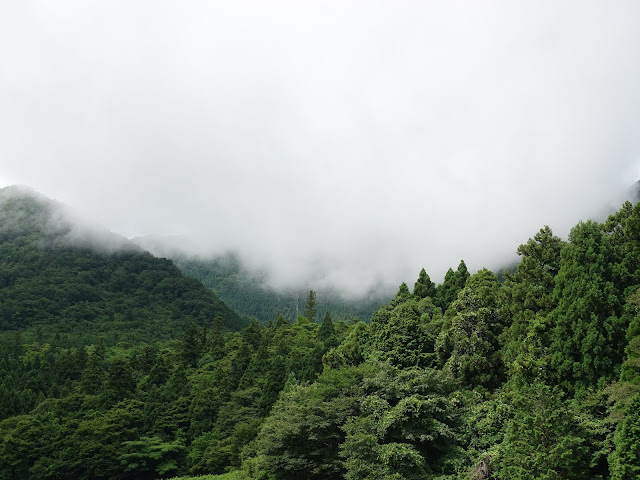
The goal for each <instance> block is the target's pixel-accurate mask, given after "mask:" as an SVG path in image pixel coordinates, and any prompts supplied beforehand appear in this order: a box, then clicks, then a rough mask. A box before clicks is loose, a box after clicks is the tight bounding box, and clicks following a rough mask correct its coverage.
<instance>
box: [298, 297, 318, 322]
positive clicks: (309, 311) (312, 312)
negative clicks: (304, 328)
mask: <svg viewBox="0 0 640 480" xmlns="http://www.w3.org/2000/svg"><path fill="white" fill-rule="evenodd" d="M316 313H317V312H316V292H314V291H313V290H309V293H308V294H307V302H306V304H305V306H304V311H303V312H302V316H303V317H304V318H306V319H307V320H310V321H312V322H315V321H316ZM296 320H297V319H296Z"/></svg>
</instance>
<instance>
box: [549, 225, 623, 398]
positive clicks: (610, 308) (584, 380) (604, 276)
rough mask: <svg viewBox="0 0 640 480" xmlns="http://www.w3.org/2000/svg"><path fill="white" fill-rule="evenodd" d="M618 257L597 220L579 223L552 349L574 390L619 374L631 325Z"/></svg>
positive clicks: (561, 279) (565, 265)
mask: <svg viewBox="0 0 640 480" xmlns="http://www.w3.org/2000/svg"><path fill="white" fill-rule="evenodd" d="M613 260H614V252H613V249H612V248H611V243H610V240H609V237H608V236H607V235H605V234H604V233H603V231H602V229H601V228H600V225H599V224H598V223H596V222H592V221H588V222H584V223H582V222H581V223H579V224H578V225H576V226H575V227H574V228H573V229H572V230H571V233H570V235H569V243H568V244H566V245H565V246H564V248H563V249H562V253H561V266H560V270H559V271H558V275H557V276H556V285H555V289H554V296H555V298H556V301H557V305H558V306H557V307H556V309H555V310H554V311H553V312H552V313H551V315H550V321H551V322H552V324H555V328H554V330H553V333H552V344H551V349H550V350H551V355H552V356H551V364H552V367H553V368H554V370H555V372H556V375H557V377H558V380H559V381H560V382H561V383H562V385H563V386H564V387H565V388H566V389H567V390H569V391H573V390H574V388H576V387H577V388H578V389H579V388H582V387H587V386H592V385H594V386H595V385H598V384H599V383H600V382H606V381H611V380H614V379H616V378H617V377H618V374H619V365H620V364H621V363H622V355H623V352H624V347H625V343H626V342H625V330H626V326H625V325H624V323H623V321H622V320H621V319H620V313H621V302H620V299H619V292H617V291H616V288H615V285H614V283H613V272H612V268H613Z"/></svg>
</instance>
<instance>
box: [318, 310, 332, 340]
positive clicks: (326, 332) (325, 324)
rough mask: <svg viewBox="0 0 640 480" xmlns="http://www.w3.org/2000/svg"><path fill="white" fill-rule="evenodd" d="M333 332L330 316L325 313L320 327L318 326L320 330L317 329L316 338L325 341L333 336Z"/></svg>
mask: <svg viewBox="0 0 640 480" xmlns="http://www.w3.org/2000/svg"><path fill="white" fill-rule="evenodd" d="M334 331H335V330H334V327H333V321H332V320H331V315H329V312H326V313H325V314H324V319H323V320H322V325H320V328H319V329H318V338H319V339H320V340H322V341H325V340H327V339H328V338H329V337H330V336H331V335H333V334H334Z"/></svg>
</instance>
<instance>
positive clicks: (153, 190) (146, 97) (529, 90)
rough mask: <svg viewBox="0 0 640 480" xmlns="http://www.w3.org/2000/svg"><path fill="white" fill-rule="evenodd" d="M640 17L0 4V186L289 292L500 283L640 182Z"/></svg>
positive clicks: (618, 12)
mask: <svg viewBox="0 0 640 480" xmlns="http://www.w3.org/2000/svg"><path fill="white" fill-rule="evenodd" d="M638 18H640V4H639V3H638V2H635V1H611V2H600V1H599V2H592V1H572V2H567V1H553V2H551V1H540V2H512V1H500V2H495V1H494V2H455V1H452V2H409V1H386V2H379V1H370V0H369V1H350V2H344V1H340V2H338V1H335V2H334V1H325V2H316V1H313V2H312V1H300V0H297V1H267V2H263V1H233V2H232V1H219V2H204V1H201V2H199V1H186V2H178V1H137V2H125V1H111V2H94V1H86V0H83V1H64V2H50V1H24V2H4V3H3V4H2V5H0V186H2V185H6V184H10V183H22V184H28V185H30V186H32V187H33V188H35V189H37V190H39V191H41V192H43V193H44V194H47V195H49V196H52V197H55V198H56V199H58V200H61V201H63V202H65V203H67V204H69V205H71V206H72V207H74V208H76V209H78V210H80V212H81V213H82V214H83V215H85V216H91V217H92V218H93V219H94V220H95V221H96V222H98V223H102V224H104V225H105V226H107V227H108V228H110V229H112V230H114V231H116V232H119V233H122V234H125V235H128V236H133V235H141V234H148V233H160V234H171V235H190V236H193V237H194V238H198V239H199V242H201V244H202V245H204V248H205V249H207V250H209V249H210V250H213V251H220V250H225V249H229V248H235V249H238V250H240V251H241V252H243V253H244V254H245V255H246V256H248V257H249V258H250V259H251V260H252V261H253V262H255V263H256V265H259V266H262V267H268V268H270V269H271V271H272V272H273V273H272V275H273V281H274V282H275V283H279V284H286V283H292V282H293V283H295V282H301V281H303V280H304V281H310V282H311V284H312V285H311V286H313V285H314V284H315V285H317V286H321V284H323V283H338V284H340V285H344V286H345V287H348V288H350V289H361V288H362V287H365V286H367V285H369V284H373V283H376V282H380V281H381V282H383V283H388V284H390V285H397V284H398V283H399V282H400V281H403V280H405V281H407V282H413V281H414V280H415V278H416V277H417V273H418V271H419V269H420V268H421V267H422V266H425V267H426V268H427V270H428V271H429V272H430V273H431V274H432V276H433V277H435V278H436V279H439V278H441V277H442V275H443V274H444V272H445V271H446V269H447V268H448V267H449V266H454V267H455V266H456V265H457V263H458V261H459V260H460V259H461V258H464V259H465V260H466V261H467V264H468V265H469V267H470V269H472V270H474V269H478V268H481V267H482V266H490V267H492V266H494V265H496V264H497V263H499V262H500V261H502V259H503V258H504V256H505V255H509V254H512V253H513V252H514V251H515V248H516V247H517V245H518V244H519V243H522V242H524V241H526V239H527V238H529V237H530V236H532V235H533V234H534V233H535V232H536V231H537V230H538V229H539V228H540V227H541V226H542V225H544V224H549V225H550V226H551V227H552V228H553V229H554V231H555V232H556V233H559V234H562V235H566V233H567V232H568V229H569V228H570V227H571V226H572V225H573V224H575V223H576V222H577V220H579V219H580V218H585V217H586V216H588V215H590V214H591V213H592V212H594V211H596V210H600V209H601V206H602V204H603V203H607V202H611V203H612V204H615V202H616V201H617V200H618V199H617V196H618V194H619V193H620V192H621V191H622V190H623V189H624V188H625V186H626V185H628V184H629V183H631V182H632V181H634V180H636V179H637V178H638V177H640V175H639V174H640V171H639V170H638V163H639V162H638V161H639V160H640V157H639V155H640V135H638V128H639V126H640V89H639V88H638V85H640V62H639V61H638V59H639V58H640V29H638V28H637V19H638ZM318 272H321V273H320V274H319V273H318Z"/></svg>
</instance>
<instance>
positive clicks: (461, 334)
mask: <svg viewBox="0 0 640 480" xmlns="http://www.w3.org/2000/svg"><path fill="white" fill-rule="evenodd" d="M498 288H499V283H498V278H497V277H496V276H495V275H494V274H493V273H492V272H491V271H489V270H486V269H483V270H480V271H479V272H478V273H476V274H475V275H473V276H472V277H470V278H469V280H467V281H466V287H465V288H464V289H462V291H461V292H460V293H459V294H458V298H457V299H456V300H455V301H454V302H453V303H452V304H451V306H450V307H449V310H448V311H447V317H446V319H445V326H444V327H443V329H442V332H441V333H440V335H439V337H438V340H437V347H436V348H437V353H438V357H439V358H440V362H441V364H443V365H444V367H445V369H446V370H448V371H450V372H451V373H452V375H453V376H454V377H455V378H457V379H459V380H460V381H461V383H462V384H463V385H465V386H467V387H471V388H473V387H474V386H478V385H482V386H485V387H487V388H495V387H497V386H498V385H499V383H500V380H501V379H502V362H501V359H500V353H499V350H500V345H499V341H498V340H499V337H500V334H501V333H502V329H503V327H504V325H503V323H502V321H501V319H500V318H499V316H498V313H497V303H496V300H497V292H498Z"/></svg>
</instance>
